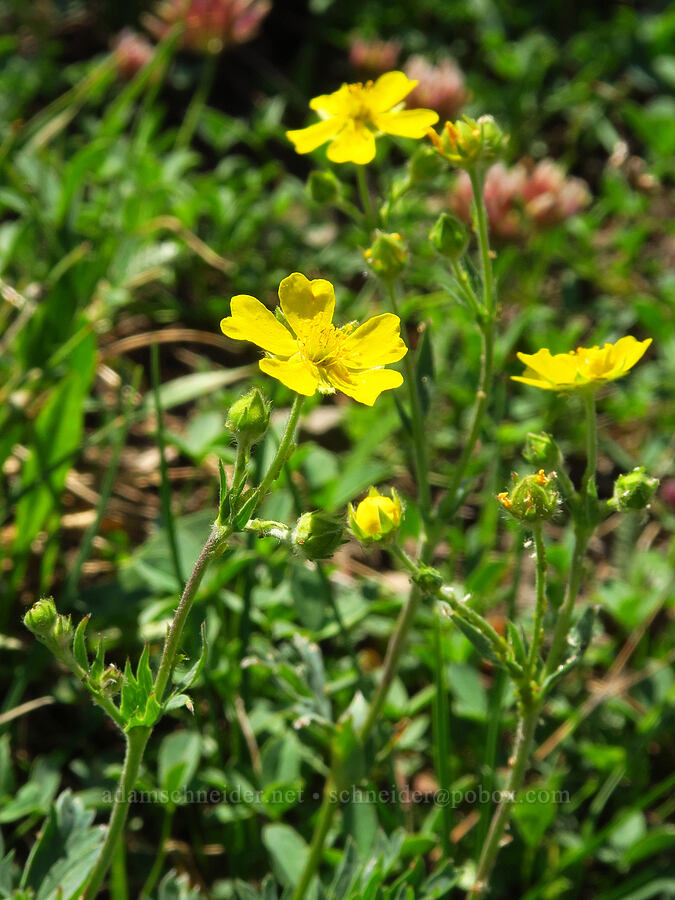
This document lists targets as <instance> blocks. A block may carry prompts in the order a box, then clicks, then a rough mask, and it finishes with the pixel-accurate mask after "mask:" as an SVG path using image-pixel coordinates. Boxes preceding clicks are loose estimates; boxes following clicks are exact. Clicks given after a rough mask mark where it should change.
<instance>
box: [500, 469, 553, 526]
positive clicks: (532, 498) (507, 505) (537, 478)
mask: <svg viewBox="0 0 675 900" xmlns="http://www.w3.org/2000/svg"><path fill="white" fill-rule="evenodd" d="M514 478H516V479H518V476H517V475H514ZM554 483H555V472H551V474H550V475H546V473H545V472H544V470H543V469H539V471H538V472H537V474H536V475H525V477H524V478H520V479H518V480H517V481H516V483H515V485H514V487H513V490H512V491H511V493H509V492H508V491H503V492H502V493H501V494H497V500H499V502H500V503H501V505H502V506H503V507H504V509H505V510H506V511H507V512H508V513H509V514H510V515H512V516H513V518H514V519H517V520H518V521H519V522H524V523H528V522H542V521H546V520H547V519H550V518H552V517H553V516H554V515H555V513H556V511H557V509H558V501H559V499H560V495H559V494H558V491H556V490H554V488H553V484H554Z"/></svg>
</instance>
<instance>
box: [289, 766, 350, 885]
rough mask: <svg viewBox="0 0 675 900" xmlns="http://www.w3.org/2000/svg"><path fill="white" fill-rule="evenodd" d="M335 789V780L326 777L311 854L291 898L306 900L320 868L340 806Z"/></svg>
mask: <svg viewBox="0 0 675 900" xmlns="http://www.w3.org/2000/svg"><path fill="white" fill-rule="evenodd" d="M333 790H334V788H333V781H332V779H331V778H330V777H329V778H327V779H326V783H325V785H324V789H323V800H322V801H321V808H320V809H319V817H318V819H317V822H316V826H315V828H314V836H313V837H312V843H311V844H310V847H309V855H308V857H307V861H306V862H305V866H304V868H303V870H302V875H301V876H300V880H299V881H298V883H297V884H296V886H295V888H294V890H293V893H292V894H291V900H305V897H306V895H307V891H308V890H309V886H310V884H311V883H312V879H313V878H314V876H315V874H316V870H317V869H318V868H319V863H320V862H321V857H322V856H323V847H324V844H325V843H326V837H327V836H328V832H329V830H330V826H331V823H332V821H333V818H334V816H335V813H336V811H337V807H338V804H337V801H336V799H335V798H334V797H333V796H332V794H333Z"/></svg>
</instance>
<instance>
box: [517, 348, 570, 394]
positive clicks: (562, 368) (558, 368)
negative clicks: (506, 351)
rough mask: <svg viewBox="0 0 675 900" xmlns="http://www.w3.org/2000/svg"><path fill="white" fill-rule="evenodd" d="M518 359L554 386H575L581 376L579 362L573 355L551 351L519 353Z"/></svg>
mask: <svg viewBox="0 0 675 900" xmlns="http://www.w3.org/2000/svg"><path fill="white" fill-rule="evenodd" d="M518 359H519V360H520V361H521V362H522V363H523V364H524V365H526V366H527V367H528V368H529V369H532V371H534V372H536V373H537V375H540V376H541V377H542V378H543V379H544V380H546V381H550V382H551V383H552V384H554V385H560V384H574V383H575V382H576V381H577V379H578V376H579V360H578V358H577V357H576V355H574V354H572V353H556V354H555V355H552V354H551V351H550V350H547V349H543V350H537V352H536V353H533V354H530V353H518Z"/></svg>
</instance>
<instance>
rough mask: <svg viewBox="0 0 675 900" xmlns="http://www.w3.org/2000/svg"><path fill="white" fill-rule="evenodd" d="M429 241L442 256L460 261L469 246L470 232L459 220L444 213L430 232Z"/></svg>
mask: <svg viewBox="0 0 675 900" xmlns="http://www.w3.org/2000/svg"><path fill="white" fill-rule="evenodd" d="M429 240H430V241H431V243H432V244H433V245H434V247H435V248H436V249H437V250H438V252H439V253H440V254H442V255H443V256H447V258H448V259H452V260H458V259H461V257H462V256H464V253H465V251H466V248H467V247H468V246H469V232H468V231H467V230H466V226H465V225H463V224H462V222H460V221H459V219H456V218H455V217H454V216H451V215H450V214H449V213H446V212H444V213H441V214H440V216H439V217H438V219H437V220H436V224H435V225H434V227H433V228H432V229H431V231H430V232H429Z"/></svg>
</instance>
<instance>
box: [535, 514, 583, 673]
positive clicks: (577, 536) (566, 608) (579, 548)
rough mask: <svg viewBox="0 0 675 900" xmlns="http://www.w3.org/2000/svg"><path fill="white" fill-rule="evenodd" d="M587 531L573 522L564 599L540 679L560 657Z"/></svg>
mask: <svg viewBox="0 0 675 900" xmlns="http://www.w3.org/2000/svg"><path fill="white" fill-rule="evenodd" d="M589 537H590V535H589V533H588V531H587V530H586V528H585V527H584V526H583V525H580V524H579V523H575V528H574V550H573V552H572V566H571V569H570V577H569V581H568V583H567V591H566V593H565V599H564V600H563V604H562V606H561V607H560V611H559V613H558V620H557V622H556V625H555V628H554V630H553V638H552V640H551V649H550V650H549V651H548V656H547V657H546V664H545V666H544V672H543V676H542V680H543V679H544V678H547V677H548V676H549V675H550V674H551V673H552V672H554V671H555V669H556V668H557V666H558V664H559V663H560V658H561V657H562V654H563V650H564V648H565V643H566V641H567V635H568V633H569V630H570V625H571V623H572V615H573V613H574V604H575V602H576V599H577V596H578V594H579V588H580V587H581V580H582V578H583V574H584V559H585V557H586V548H587V546H588V540H589Z"/></svg>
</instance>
